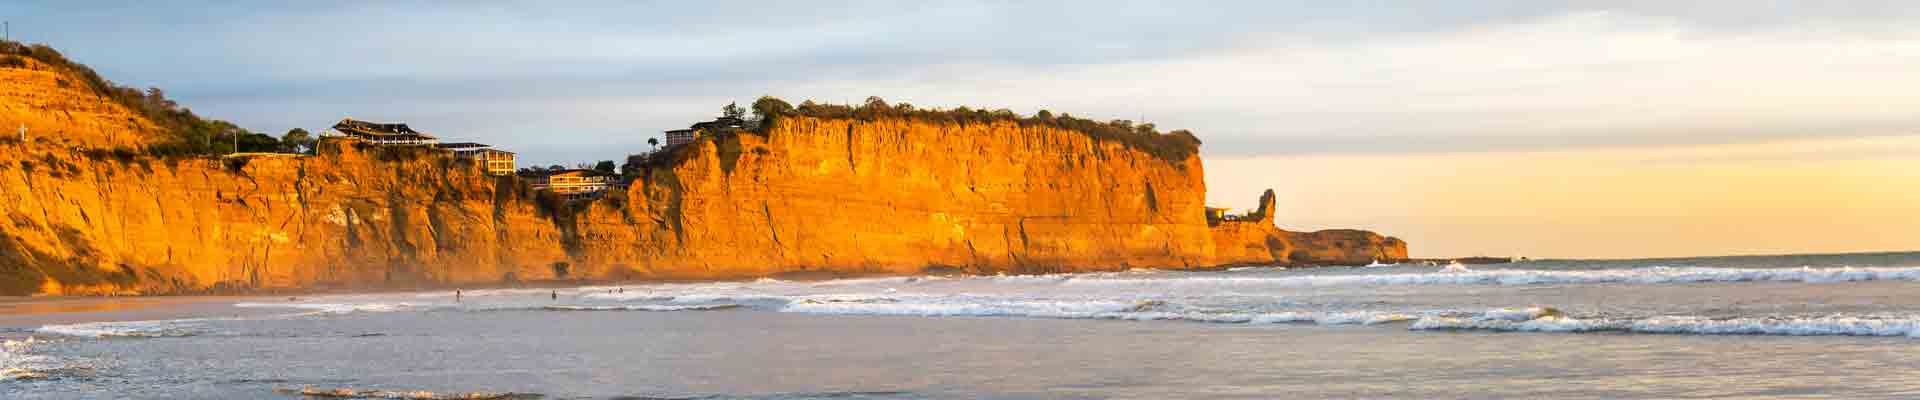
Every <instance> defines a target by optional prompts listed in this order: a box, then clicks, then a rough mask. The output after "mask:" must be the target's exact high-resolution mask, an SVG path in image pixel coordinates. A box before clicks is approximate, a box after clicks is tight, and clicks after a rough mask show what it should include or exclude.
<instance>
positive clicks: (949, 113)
mask: <svg viewBox="0 0 1920 400" xmlns="http://www.w3.org/2000/svg"><path fill="white" fill-rule="evenodd" d="M753 113H754V118H755V120H756V121H758V122H759V124H758V126H757V127H756V129H758V132H760V133H765V132H766V129H767V127H769V126H772V125H773V123H775V122H776V121H778V120H779V118H780V117H782V116H787V115H798V116H806V117H813V118H828V119H856V120H861V121H872V120H877V119H883V118H905V119H915V120H921V121H928V122H935V123H947V124H957V125H966V124H988V123H994V122H1000V121H1006V122H1014V123H1018V124H1020V125H1023V126H1034V125H1039V126H1049V127H1054V128H1059V129H1065V130H1070V131H1075V132H1080V133H1082V134H1086V135H1087V136H1088V137H1090V138H1092V139H1093V140H1095V141H1105V142H1117V143H1120V144H1123V145H1126V146H1127V147H1129V148H1133V149H1137V150H1141V151H1143V152H1146V153H1147V154H1151V155H1153V156H1154V157H1156V158H1159V159H1162V160H1166V161H1168V162H1173V163H1180V162H1183V161H1185V160H1186V159H1187V158H1188V157H1192V156H1193V155H1194V154H1197V153H1199V151H1200V138H1198V137H1195V136H1194V135H1193V132H1188V131H1186V130H1184V129H1183V130H1175V131H1172V132H1167V133H1160V131H1159V130H1158V129H1157V127H1155V126H1154V125H1153V124H1146V123H1143V124H1139V125H1135V124H1134V122H1133V121H1128V120H1112V121H1108V122H1096V121H1093V120H1089V119H1082V118H1076V117H1074V116H1072V115H1068V114H1065V113H1062V114H1059V115H1055V114H1053V112H1051V111H1047V110H1041V111H1040V112H1038V113H1036V114H1035V115H1034V116H1031V117H1022V116H1020V114H1018V113H1015V112H1013V111H1012V110H1008V109H1005V108H1002V109H998V110H993V111H987V110H983V109H982V110H976V109H971V108H967V107H966V106H960V107H954V108H952V109H947V110H940V109H917V108H914V107H913V105H911V104H906V103H901V104H899V105H888V104H887V102H886V100H883V99H881V98H879V97H868V98H867V101H866V103H865V104H862V105H860V106H859V107H853V106H846V105H835V104H819V103H814V102H813V101H812V100H807V101H803V102H801V103H800V106H798V107H792V106H789V105H787V102H786V101H784V100H780V99H778V98H774V97H772V96H763V97H761V98H760V99H759V100H756V101H754V102H753Z"/></svg>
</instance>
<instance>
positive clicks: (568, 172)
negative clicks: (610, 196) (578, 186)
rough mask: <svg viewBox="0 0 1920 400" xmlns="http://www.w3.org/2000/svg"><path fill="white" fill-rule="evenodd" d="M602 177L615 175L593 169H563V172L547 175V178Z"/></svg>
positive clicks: (553, 172)
mask: <svg viewBox="0 0 1920 400" xmlns="http://www.w3.org/2000/svg"><path fill="white" fill-rule="evenodd" d="M601 175H607V176H611V175H613V174H609V173H605V172H600V171H599V170H592V169H563V170H559V171H552V172H548V173H547V176H601Z"/></svg>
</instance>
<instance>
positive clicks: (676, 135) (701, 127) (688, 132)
mask: <svg viewBox="0 0 1920 400" xmlns="http://www.w3.org/2000/svg"><path fill="white" fill-rule="evenodd" d="M746 127H747V122H746V121H745V120H741V119H740V118H737V117H720V118H714V119H713V120H712V121H703V122H696V123H694V124H693V125H692V126H688V127H687V129H675V130H670V131H667V132H666V134H667V145H668V146H677V145H682V144H687V143H693V141H694V140H695V139H699V138H700V136H703V135H719V134H729V133H734V132H738V131H740V130H742V129H746Z"/></svg>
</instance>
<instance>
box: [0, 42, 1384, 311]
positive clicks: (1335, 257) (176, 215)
mask: <svg viewBox="0 0 1920 400" xmlns="http://www.w3.org/2000/svg"><path fill="white" fill-rule="evenodd" d="M43 73H52V74H53V75H43ZM49 77H51V78H52V79H63V78H61V77H60V75H58V71H53V72H48V71H46V70H43V69H32V68H6V67H0V79H4V81H0V83H3V84H0V96H5V97H0V106H4V107H6V110H8V113H5V114H0V117H4V118H5V119H0V126H5V125H13V124H16V123H33V124H37V125H35V126H39V127H41V128H32V129H31V131H33V132H45V134H35V135H31V136H30V137H29V140H27V141H26V142H19V141H18V140H17V139H15V138H11V137H9V138H4V139H0V214H4V218H0V294H3V295H19V294H146V293H179V292H198V291H206V290H255V289H272V288H328V287H414V286H438V285H454V284H493V283H500V282H503V281H513V280H549V279H595V280H599V279H730V278H751V277H763V276H780V275H785V274H797V273H831V274H858V273H921V272H967V273H980V274H989V273H1050V272H1069V271H1092V270H1120V269H1127V268H1167V269H1194V268H1210V267H1215V266H1220V265H1233V264H1256V263H1257V264H1331V263H1346V264H1356V263H1366V262H1370V261H1372V260H1375V259H1380V260H1388V259H1401V258H1405V257H1406V250H1405V243H1403V242H1400V241H1399V240H1397V239H1392V238H1384V237H1380V236H1379V235H1374V234H1371V233H1366V232H1360V231H1333V232H1316V233H1292V232H1286V231H1283V230H1280V229H1278V228H1276V227H1274V225H1273V215H1271V213H1272V211H1271V210H1272V206H1271V204H1272V201H1273V197H1274V194H1273V193H1272V192H1271V191H1269V192H1268V193H1267V194H1266V196H1265V197H1264V198H1263V201H1264V202H1265V204H1266V206H1265V207H1263V208H1262V209H1261V210H1260V211H1258V212H1257V213H1256V214H1257V217H1255V218H1241V219H1236V220H1233V221H1209V220H1208V218H1207V217H1206V209H1205V204H1206V198H1205V193H1206V185H1205V182H1204V179H1203V177H1204V174H1203V171H1202V170H1201V163H1200V160H1199V158H1198V157H1197V156H1194V155H1190V154H1189V155H1185V156H1184V158H1181V159H1169V158H1168V157H1166V156H1165V155H1164V154H1165V153H1161V155H1155V154H1152V153H1150V152H1148V151H1143V150H1141V149H1139V148H1136V147H1135V146H1133V145H1129V144H1127V143H1121V142H1116V141H1112V140H1101V139H1100V138H1096V137H1094V136H1091V135H1088V134H1086V133H1084V132H1079V131H1074V130H1072V129H1063V128H1059V127H1053V126H1047V125H1034V124H1023V123H1019V122H1014V121H991V122H953V121H931V120H924V119H916V118H879V119H852V118H815V117H805V116H792V117H785V118H780V119H779V120H777V122H775V123H772V124H771V125H770V126H769V127H767V128H766V129H765V130H764V132H760V133H741V134H733V135H720V136H709V137H705V138H702V139H701V140H699V141H696V142H694V143H691V144H689V145H686V146H681V147H677V148H676V150H675V151H674V153H672V154H671V156H670V157H667V158H665V159H664V160H665V161H664V162H661V163H658V164H656V165H652V166H650V167H647V168H646V169H645V170H644V171H643V172H642V173H640V174H639V176H638V177H637V178H636V179H635V180H634V181H633V182H632V184H631V185H629V186H627V187H625V188H622V189H618V190H616V191H614V192H613V193H609V194H607V195H605V196H602V197H600V198H597V199H590V200H576V201H561V200H558V199H554V198H551V197H543V196H541V195H539V194H537V193H534V192H532V191H529V190H528V189H527V183H526V182H522V181H520V180H519V179H518V178H515V177H491V176H487V175H484V174H482V173H481V171H480V170H479V168H478V167H477V166H475V165H472V163H469V162H467V161H465V160H461V159H457V158H454V157H450V156H448V155H446V154H445V153H441V152H437V151H433V150H428V149H407V148H380V147H372V146H368V145H364V144H355V143H353V142H345V141H327V142H323V143H321V145H320V148H319V151H318V154H317V155H315V156H297V155H279V156H251V157H240V158H204V157H201V158H196V157H171V158H168V157H159V156H152V155H147V154H144V153H139V152H129V151H126V150H124V147H125V146H131V145H139V144H141V143H145V142H143V141H141V140H140V139H138V138H143V137H148V136H151V134H152V132H151V130H153V129H155V128H153V126H156V125H155V124H153V123H152V122H150V121H146V120H145V119H144V118H143V117H141V116H140V115H136V114H133V113H131V112H129V111H128V110H126V109H125V108H124V107H121V108H115V107H117V106H116V105H113V104H111V103H101V102H91V103H90V102H89V101H90V100H88V99H87V96H88V93H85V92H84V91H62V90H59V89H58V88H59V85H58V83H55V84H54V86H52V87H51V88H49V87H46V86H44V85H42V84H43V83H45V82H44V81H45V80H46V79H47V78H49ZM79 109H85V110H87V111H85V112H86V113H91V114H75V115H76V116H75V117H72V118H67V117H66V116H65V115H66V114H68V113H73V112H74V111H75V110H79ZM61 121H68V122H61ZM86 121H92V122H86ZM111 121H124V123H121V124H120V125H115V124H113V123H109V122H111ZM123 138H125V139H123ZM109 146H111V147H113V148H115V149H121V150H119V151H109V150H106V148H107V147H109Z"/></svg>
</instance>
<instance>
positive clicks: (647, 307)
mask: <svg viewBox="0 0 1920 400" xmlns="http://www.w3.org/2000/svg"><path fill="white" fill-rule="evenodd" d="M735 308H740V305H739V304H702V305H690V306H676V305H658V304H634V305H619V306H543V307H540V308H539V309H542V310H548V311H713V310H730V309H735Z"/></svg>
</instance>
